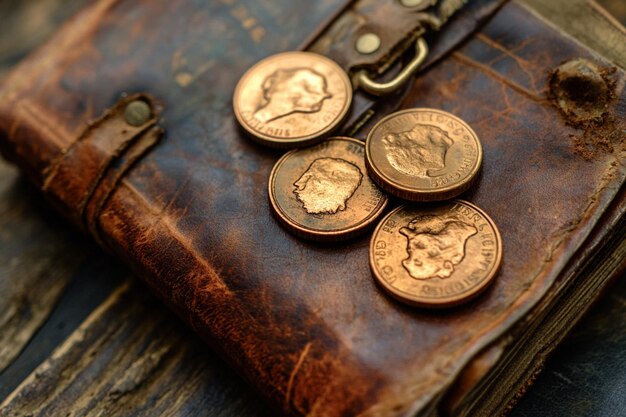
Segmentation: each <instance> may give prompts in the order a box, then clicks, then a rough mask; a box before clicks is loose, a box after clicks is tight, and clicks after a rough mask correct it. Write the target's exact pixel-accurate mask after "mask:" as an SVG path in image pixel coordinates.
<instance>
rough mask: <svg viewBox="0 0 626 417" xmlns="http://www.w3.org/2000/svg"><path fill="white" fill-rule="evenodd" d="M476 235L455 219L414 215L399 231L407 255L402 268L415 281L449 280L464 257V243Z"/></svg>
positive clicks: (465, 224) (474, 230) (451, 217)
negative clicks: (403, 240)
mask: <svg viewBox="0 0 626 417" xmlns="http://www.w3.org/2000/svg"><path fill="white" fill-rule="evenodd" d="M476 233H478V230H476V228H475V227H474V226H472V225H471V224H468V223H465V222H464V221H462V220H460V219H458V218H456V217H454V216H450V217H447V218H446V217H444V218H442V217H440V216H432V215H423V216H417V217H415V218H414V219H413V220H411V222H410V223H409V224H408V225H407V226H406V227H403V228H401V229H400V234H401V235H403V236H405V237H406V238H407V247H406V250H407V254H408V258H406V259H405V260H403V261H402V266H403V267H404V269H406V270H407V272H408V273H409V275H410V276H411V277H413V278H415V279H430V278H448V277H450V275H452V273H453V272H454V266H455V265H458V264H459V263H460V262H461V261H462V260H463V258H464V257H465V243H466V242H467V240H468V239H469V238H470V237H471V236H473V235H475V234H476Z"/></svg>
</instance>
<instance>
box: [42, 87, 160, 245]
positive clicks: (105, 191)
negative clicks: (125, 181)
mask: <svg viewBox="0 0 626 417" xmlns="http://www.w3.org/2000/svg"><path fill="white" fill-rule="evenodd" d="M134 101H141V102H144V103H146V104H148V106H149V107H150V109H151V114H150V115H149V116H148V117H147V118H146V119H145V120H142V121H141V123H132V124H131V123H129V122H128V121H127V120H126V119H127V118H128V116H126V117H125V111H126V108H127V105H128V104H129V103H131V102H134ZM160 112H161V108H160V107H159V106H158V105H157V103H156V102H155V100H154V99H153V98H152V97H151V96H149V95H147V94H133V95H130V96H126V97H124V98H122V99H121V100H120V101H118V102H117V103H116V104H115V105H114V106H113V107H112V108H110V109H108V110H107V111H106V112H105V113H104V114H103V115H102V116H101V117H100V118H98V119H97V120H95V121H93V122H90V123H89V124H88V126H87V128H86V129H85V131H84V132H83V133H82V134H81V135H80V137H79V138H78V139H77V140H76V142H74V143H73V144H72V145H71V146H70V147H69V148H68V149H67V150H66V151H65V152H64V153H62V154H61V155H60V156H59V157H58V158H57V159H56V160H55V161H54V162H53V163H52V164H51V165H50V166H49V168H48V169H47V170H46V172H45V173H44V181H43V185H42V187H41V188H42V190H43V191H44V192H45V193H46V194H47V196H48V197H49V198H50V199H51V200H52V202H53V204H55V205H56V206H58V208H59V209H60V210H61V212H62V213H69V215H68V217H70V219H71V220H72V221H74V223H76V224H78V225H80V226H81V227H82V228H83V229H85V230H88V231H91V232H92V234H93V235H94V236H95V237H96V238H98V233H97V226H96V221H97V219H98V215H99V211H100V209H101V207H102V206H103V204H104V202H105V201H106V199H107V198H108V196H109V195H110V194H111V192H112V191H113V190H114V189H115V186H116V185H117V184H118V183H119V181H120V179H121V178H122V176H123V174H124V173H125V172H126V171H127V170H128V169H129V168H130V166H131V165H132V164H134V163H135V162H136V161H137V160H138V159H139V158H140V157H141V156H142V155H144V154H145V153H146V151H147V150H148V149H150V148H151V147H152V146H154V145H155V144H156V143H157V142H158V140H159V139H160V137H161V135H162V132H163V130H162V129H161V127H159V126H157V120H158V116H159V114H160Z"/></svg>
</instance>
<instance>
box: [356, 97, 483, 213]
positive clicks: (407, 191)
mask: <svg viewBox="0 0 626 417" xmlns="http://www.w3.org/2000/svg"><path fill="white" fill-rule="evenodd" d="M420 111H423V112H425V111H428V112H433V113H440V114H442V115H444V116H446V117H450V118H452V119H454V120H455V121H456V122H458V123H460V124H461V125H463V127H465V128H466V129H467V130H468V131H469V132H470V133H471V135H472V139H474V141H475V142H476V144H477V155H476V159H477V162H476V164H475V165H474V167H472V169H471V170H470V172H469V173H468V174H467V176H466V178H465V180H464V181H462V182H459V183H453V184H451V185H449V186H446V187H441V188H437V189H426V188H417V187H409V186H406V185H405V184H402V183H400V182H398V181H397V180H394V179H393V178H390V177H389V176H388V175H386V174H385V173H384V172H382V171H381V170H380V169H379V168H377V167H376V166H375V165H374V164H373V163H372V154H371V152H372V151H371V144H372V137H373V136H374V134H375V133H376V130H377V129H378V128H379V127H380V126H381V125H383V124H384V123H385V122H387V121H388V120H390V119H393V118H395V117H398V116H401V115H403V114H407V113H414V112H420ZM482 159H483V149H482V144H481V142H480V139H479V138H478V135H477V134H476V132H475V131H474V129H472V128H471V127H470V126H469V125H468V124H467V123H466V122H465V121H463V120H462V119H461V118H459V117H457V116H455V115H454V114H452V113H449V112H446V111H444V110H439V109H431V108H427V107H416V108H411V109H405V110H400V111H397V112H395V113H392V114H390V115H388V116H385V117H384V118H382V119H381V120H379V121H378V122H377V123H376V124H375V125H374V127H372V129H371V130H370V131H369V133H368V135H367V140H366V146H365V165H366V166H367V170H368V172H369V174H370V175H371V177H372V179H373V180H374V181H375V182H376V184H378V185H379V186H380V188H382V189H383V190H385V191H387V192H388V193H389V194H392V195H394V196H396V197H399V198H402V199H404V200H409V201H414V202H434V201H444V200H449V199H451V198H454V197H456V196H458V195H459V194H462V193H463V192H465V191H467V190H468V189H469V188H470V187H471V186H472V185H473V184H474V182H475V181H476V179H477V178H478V173H479V171H480V169H481V167H482Z"/></svg>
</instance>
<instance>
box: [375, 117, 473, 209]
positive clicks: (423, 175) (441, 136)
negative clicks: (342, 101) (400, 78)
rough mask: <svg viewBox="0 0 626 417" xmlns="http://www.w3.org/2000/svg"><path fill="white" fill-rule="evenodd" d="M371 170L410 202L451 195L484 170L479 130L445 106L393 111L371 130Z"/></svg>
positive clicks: (388, 188) (383, 185)
mask: <svg viewBox="0 0 626 417" xmlns="http://www.w3.org/2000/svg"><path fill="white" fill-rule="evenodd" d="M366 154H367V169H368V173H369V174H370V175H371V176H372V178H373V179H374V181H375V182H376V183H377V184H378V185H379V186H380V187H381V188H382V189H383V190H385V191H387V192H389V193H390V194H393V195H395V196H396V197H400V198H403V199H405V200H410V201H441V200H448V199H450V198H452V197H455V196H457V195H459V194H461V193H462V192H463V191H465V190H467V189H468V188H469V187H470V186H471V185H472V183H473V181H474V179H475V178H476V177H477V174H478V172H479V170H480V165H481V162H482V156H483V152H482V147H481V146H480V142H479V140H478V136H476V133H474V131H473V130H472V129H471V128H470V127H469V126H468V125H467V124H466V123H465V122H464V121H463V120H461V119H459V118H458V117H456V116H454V115H452V114H450V113H447V112H445V111H441V110H434V109H409V110H403V111H400V112H397V113H393V114H391V115H389V116H387V117H385V118H384V119H382V120H381V121H380V122H378V123H377V124H376V125H375V126H374V127H373V128H372V130H371V131H370V133H369V135H368V137H367V145H366Z"/></svg>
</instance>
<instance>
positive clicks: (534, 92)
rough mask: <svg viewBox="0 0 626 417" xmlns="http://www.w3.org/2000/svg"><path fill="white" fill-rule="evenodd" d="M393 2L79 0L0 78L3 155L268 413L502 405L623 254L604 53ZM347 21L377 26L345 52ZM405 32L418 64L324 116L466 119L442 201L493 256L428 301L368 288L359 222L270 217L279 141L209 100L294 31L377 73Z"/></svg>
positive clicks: (311, 44)
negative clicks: (302, 225)
mask: <svg viewBox="0 0 626 417" xmlns="http://www.w3.org/2000/svg"><path fill="white" fill-rule="evenodd" d="M402 3H403V2H400V1H383V0H356V1H351V2H343V3H341V2H329V1H324V2H318V1H312V2H294V1H290V0H272V1H269V2H259V1H252V0H240V1H238V0H221V1H213V2H196V1H189V0H172V1H150V2H135V1H130V0H98V1H96V2H94V3H93V4H92V5H90V6H89V7H88V8H87V9H85V10H84V11H82V12H81V13H79V14H78V15H77V16H75V17H74V18H73V19H71V20H70V21H69V22H67V24H65V26H64V27H63V28H62V30H60V31H59V32H58V33H57V34H56V36H54V37H53V38H52V39H51V40H50V41H49V42H48V43H47V44H46V45H45V46H44V47H42V48H40V49H39V50H38V51H36V52H35V53H34V54H32V55H31V56H30V57H28V58H27V59H25V60H24V61H23V62H22V63H21V64H20V65H18V66H17V67H16V68H15V69H14V70H13V71H12V73H11V74H9V76H8V77H7V78H6V79H5V81H4V83H3V85H2V87H1V90H0V149H1V151H2V154H3V155H4V156H5V157H6V158H7V159H9V160H11V161H14V162H15V163H16V164H17V165H19V166H20V167H21V169H22V171H23V172H24V174H25V175H27V176H28V177H29V178H30V179H31V180H32V181H33V182H34V183H35V184H36V185H37V186H38V187H39V188H40V189H41V190H42V192H43V193H44V194H45V195H46V196H47V198H48V200H49V201H50V203H51V205H52V206H54V207H55V208H56V209H57V210H59V211H60V212H61V213H62V214H63V215H64V216H65V217H67V218H68V220H69V222H71V223H72V224H74V225H75V226H76V227H78V228H80V229H82V230H83V231H84V232H85V233H88V234H89V235H91V236H92V237H93V238H94V239H96V240H97V241H98V242H99V243H100V244H101V245H102V247H103V248H104V249H105V250H107V251H110V252H112V253H114V254H116V255H117V256H119V257H121V258H123V259H124V260H125V261H126V262H127V263H128V264H129V265H130V266H131V267H132V268H133V269H134V271H136V273H137V275H138V276H140V277H141V278H142V279H143V280H144V281H145V282H146V283H147V284H148V286H149V287H150V288H152V289H153V290H154V292H155V293H156V294H158V296H159V297H160V298H161V299H162V300H163V301H164V302H165V303H166V304H167V305H168V306H169V307H170V308H171V309H172V310H173V311H174V312H175V313H176V314H178V315H179V316H180V317H182V319H183V320H184V321H185V322H186V323H187V324H188V325H189V326H190V327H191V328H193V329H194V330H195V331H196V332H197V333H198V334H199V335H200V336H201V337H202V338H203V339H204V340H205V341H206V342H207V344H208V345H210V346H211V347H212V348H213V349H215V350H216V351H218V352H220V353H221V354H222V355H223V357H224V358H226V359H227V360H228V362H229V363H230V364H232V366H233V367H234V368H235V369H236V370H237V371H238V372H239V373H240V374H241V375H243V376H244V377H245V378H246V379H247V380H248V381H249V383H250V384H251V385H252V386H253V387H254V388H255V389H256V391H257V392H258V394H259V395H260V396H262V397H263V398H265V399H266V400H267V401H268V402H269V403H270V404H272V405H273V406H274V408H275V410H277V413H279V414H281V415H288V416H305V415H306V416H329V417H330V416H351V415H360V416H430V415H455V416H476V415H490V416H491V415H497V414H499V413H502V412H503V411H505V410H506V409H507V407H508V406H510V404H512V403H513V402H514V400H515V398H516V397H517V396H519V395H520V393H522V392H523V391H524V389H525V387H526V386H527V384H528V383H529V381H532V378H533V375H534V374H535V373H536V372H537V371H538V369H540V368H541V364H542V362H543V361H544V359H545V356H546V355H547V354H548V353H549V352H550V351H551V350H552V349H553V348H554V346H556V344H558V342H559V341H560V340H561V339H562V338H563V337H564V335H565V334H566V332H567V331H568V330H569V329H570V328H571V327H572V326H573V325H574V323H575V322H576V321H577V320H578V319H579V318H580V317H581V316H582V314H583V313H584V312H585V311H586V310H587V309H588V308H589V306H590V305H591V304H592V303H593V301H594V300H596V299H597V298H598V297H599V295H600V294H601V293H602V291H603V290H604V289H605V288H607V285H608V283H609V282H610V280H611V279H612V278H613V277H615V276H616V275H617V274H618V273H619V271H623V270H624V267H625V261H624V259H626V258H625V257H624V256H623V255H624V253H626V243H625V239H624V236H625V234H624V230H625V229H626V227H625V226H626V225H625V216H624V211H625V210H626V206H625V204H624V199H625V198H626V197H625V193H624V179H625V177H626V168H625V164H624V161H625V159H624V156H625V142H626V141H625V140H624V132H625V126H624V120H626V95H625V94H624V82H625V80H626V77H625V74H624V72H623V71H622V70H621V69H618V68H616V67H615V66H614V65H612V64H611V63H609V62H607V61H606V60H605V59H603V58H602V57H600V56H598V55H596V54H594V53H593V52H591V51H590V50H588V49H586V48H585V47H583V46H582V45H580V44H579V43H577V42H576V41H574V40H573V39H571V38H569V37H568V36H567V35H565V34H564V33H562V32H560V31H558V30H557V29H555V28H553V27H551V26H550V25H549V24H548V23H547V22H545V21H544V20H542V19H541V18H540V17H538V16H537V15H535V14H534V13H533V12H531V11H530V10H529V9H527V8H525V7H524V6H522V5H519V4H516V3H506V4H504V5H503V4H502V2H495V1H482V0H477V1H476V0H475V1H468V2H467V4H464V5H462V3H463V2H454V1H451V0H447V1H440V2H436V3H437V4H435V5H432V3H435V2H430V1H424V2H407V3H411V4H413V6H412V7H407V6H404V5H403V4H402ZM459 6H462V7H461V8H460V10H458V11H457V12H456V13H454V14H453V13H452V12H453V11H454V9H455V8H456V7H459ZM425 15H429V16H430V18H431V20H430V22H431V23H430V24H429V25H426V24H425V23H424V21H425V20H424V16H425ZM432 16H435V17H437V18H438V19H439V21H440V22H443V21H444V20H447V21H446V22H445V24H444V25H442V26H441V28H438V27H437V25H436V24H433V23H432V22H433V19H432ZM436 29H438V30H436ZM368 31H373V32H375V33H377V34H378V35H379V36H380V39H381V46H380V48H379V49H378V50H376V51H375V52H374V53H371V54H366V55H364V54H359V53H358V51H356V50H355V48H354V42H355V39H356V38H357V37H358V36H359V35H361V34H363V33H365V32H368ZM420 36H424V38H425V40H426V42H427V44H428V45H429V50H430V52H429V55H428V58H427V60H426V62H425V63H424V65H423V66H422V67H421V68H420V70H419V72H418V73H417V74H416V75H415V76H414V77H413V78H412V79H411V80H410V81H409V82H407V83H405V84H404V85H403V86H401V87H400V88H399V89H398V90H397V91H395V92H394V93H392V94H389V95H385V96H374V95H370V94H368V93H365V92H363V91H362V90H356V92H355V93H354V98H353V105H352V110H351V112H350V114H349V116H348V117H347V119H346V120H345V121H344V122H343V124H342V125H341V127H340V128H339V130H338V131H337V132H335V134H336V135H342V136H351V137H355V138H357V139H361V140H364V139H365V137H366V136H367V132H368V131H369V129H370V128H371V127H372V126H373V125H374V124H375V123H376V122H377V121H378V120H380V119H381V118H383V117H385V116H386V115H388V114H390V113H391V112H393V111H396V110H400V109H408V108H414V107H429V108H437V109H442V110H445V111H448V112H451V113H453V114H455V115H457V116H459V117H460V118H462V119H463V120H465V121H466V122H467V123H468V124H469V125H470V126H472V128H473V129H474V130H475V131H476V133H477V135H478V136H479V138H480V140H481V142H482V146H483V153H484V156H483V167H482V171H481V174H480V178H479V179H478V181H477V182H476V184H475V185H474V186H473V187H472V188H471V189H470V190H469V191H467V192H465V193H464V194H463V195H462V198H463V199H465V200H468V201H470V202H472V203H474V204H476V205H477V206H479V207H481V208H482V209H483V210H485V212H487V213H488V214H489V215H490V217H491V218H492V219H493V220H494V221H495V223H496V224H497V225H498V228H499V230H500V232H501V235H502V241H503V262H502V266H501V269H500V272H499V273H498V275H497V277H496V279H495V282H494V284H493V285H492V286H491V287H490V288H489V289H488V290H487V291H486V292H485V293H483V294H481V295H480V296H479V297H478V298H476V299H475V300H473V301H471V302H470V303H468V304H464V305H461V306H458V307H455V308H450V309H446V310H437V311H433V310H428V309H424V308H416V307H410V306H406V305H404V304H401V303H399V302H397V301H395V300H394V299H392V298H390V297H389V296H388V295H386V293H384V291H382V290H381V289H380V288H379V287H378V286H377V284H376V283H375V281H374V279H373V277H372V273H371V271H370V268H369V264H368V250H369V240H370V237H371V232H370V233H366V234H365V235H363V236H361V237H357V238H354V239H352V240H349V241H347V242H344V243H325V244H321V243H311V242H308V241H305V240H302V239H300V238H298V237H295V236H293V235H292V234H290V233H289V232H288V231H287V230H285V229H284V228H283V227H281V225H280V223H279V222H278V221H277V219H275V218H274V217H273V216H272V214H271V210H270V206H269V202H268V195H267V182H268V177H269V174H270V171H271V169H272V166H273V165H274V163H275V162H276V161H277V160H278V158H279V157H280V156H281V155H282V154H283V153H284V151H281V150H275V149H269V148H265V147H263V146H261V145H259V144H258V143H256V142H254V141H252V140H250V138H248V137H246V135H245V134H244V133H243V131H242V129H240V128H239V126H238V124H237V121H236V119H235V116H234V114H233V108H232V96H233V90H234V88H235V85H236V84H237V81H238V80H239V78H240V77H241V75H242V74H243V73H244V72H245V71H246V70H247V69H248V68H249V67H250V66H251V65H253V64H254V63H255V62H257V61H258V60H260V59H262V58H264V57H266V56H269V55H272V54H275V53H278V52H282V51H289V50H298V49H302V50H308V51H312V52H316V53H318V54H322V55H325V56H327V57H330V58H331V59H333V60H334V61H335V62H337V63H338V64H339V65H340V66H341V67H342V68H343V69H344V70H345V71H346V72H347V73H348V74H351V75H353V74H354V73H355V72H356V71H359V70H365V71H367V72H368V73H369V74H370V75H371V76H372V77H373V78H377V79H389V78H391V77H393V76H394V74H397V73H398V71H400V70H401V69H402V67H403V66H404V65H406V64H407V62H409V61H410V60H411V58H412V56H413V54H414V44H415V41H416V39H417V38H418V37H420ZM137 100H139V101H142V102H143V103H147V104H148V105H149V112H148V113H145V112H144V113H142V112H141V111H138V112H132V111H129V103H131V102H136V101H137ZM398 204H400V201H398V200H392V201H391V203H390V205H389V207H388V210H389V209H391V208H393V207H395V206H397V205H398Z"/></svg>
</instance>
